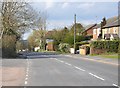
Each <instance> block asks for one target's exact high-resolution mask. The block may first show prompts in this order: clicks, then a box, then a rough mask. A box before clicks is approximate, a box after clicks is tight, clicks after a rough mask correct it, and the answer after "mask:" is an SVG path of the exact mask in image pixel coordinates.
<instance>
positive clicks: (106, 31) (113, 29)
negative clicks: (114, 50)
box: [93, 16, 120, 40]
mask: <svg viewBox="0 0 120 88" xmlns="http://www.w3.org/2000/svg"><path fill="white" fill-rule="evenodd" d="M118 29H119V24H118V17H117V16H115V17H111V18H109V19H107V20H105V19H103V22H102V23H100V24H97V25H96V26H95V27H94V28H93V40H98V39H107V40H110V39H114V38H117V37H118V36H119V37H120V35H118Z"/></svg>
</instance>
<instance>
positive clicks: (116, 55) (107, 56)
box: [90, 53, 120, 59]
mask: <svg viewBox="0 0 120 88" xmlns="http://www.w3.org/2000/svg"><path fill="white" fill-rule="evenodd" d="M90 56H100V57H103V58H110V59H118V57H120V56H118V54H117V53H104V54H100V55H98V54H92V55H90ZM119 59H120V58H119Z"/></svg>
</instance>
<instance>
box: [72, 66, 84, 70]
mask: <svg viewBox="0 0 120 88" xmlns="http://www.w3.org/2000/svg"><path fill="white" fill-rule="evenodd" d="M74 67H75V68H76V69H79V70H81V71H85V70H84V69H81V68H79V67H77V66H74Z"/></svg>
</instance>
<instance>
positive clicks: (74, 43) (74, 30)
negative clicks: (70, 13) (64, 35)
mask: <svg viewBox="0 0 120 88" xmlns="http://www.w3.org/2000/svg"><path fill="white" fill-rule="evenodd" d="M75 39H76V14H75V15H74V54H75V48H76V47H75V46H76V45H75V42H76V41H75Z"/></svg>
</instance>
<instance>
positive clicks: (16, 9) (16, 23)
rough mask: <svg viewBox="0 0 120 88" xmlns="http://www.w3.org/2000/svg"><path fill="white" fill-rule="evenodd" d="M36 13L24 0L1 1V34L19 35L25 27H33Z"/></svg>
mask: <svg viewBox="0 0 120 88" xmlns="http://www.w3.org/2000/svg"><path fill="white" fill-rule="evenodd" d="M36 17H37V13H36V12H35V10H33V8H32V7H31V6H30V5H29V4H28V3H25V2H2V10H1V18H2V25H3V27H2V32H1V33H2V34H1V36H2V35H3V34H7V35H11V34H12V35H13V34H15V35H17V37H20V36H21V34H23V33H24V32H25V31H26V30H27V29H29V28H31V27H33V24H34V22H35V21H36Z"/></svg>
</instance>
